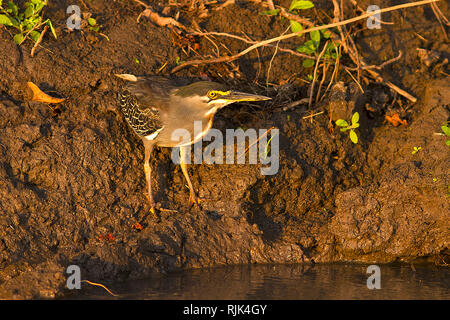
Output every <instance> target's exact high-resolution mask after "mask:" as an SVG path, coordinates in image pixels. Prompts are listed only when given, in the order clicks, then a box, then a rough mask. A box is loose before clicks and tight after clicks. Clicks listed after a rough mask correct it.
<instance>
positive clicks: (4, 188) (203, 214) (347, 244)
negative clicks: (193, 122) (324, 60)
mask: <svg viewBox="0 0 450 320" xmlns="http://www.w3.org/2000/svg"><path fill="white" fill-rule="evenodd" d="M284 2H286V1H284ZM284 2H283V5H285V6H288V3H287V2H286V3H284ZM149 3H150V2H149ZM70 4H72V2H69V1H58V2H56V1H55V2H53V3H52V4H50V6H49V9H48V11H47V13H46V14H47V15H48V16H50V17H51V18H52V21H54V24H55V25H56V27H57V32H58V35H59V37H58V39H57V40H55V39H52V38H51V37H46V38H45V39H44V41H43V46H44V48H39V49H38V50H37V53H36V56H35V57H33V58H32V57H30V54H29V52H30V50H31V47H32V45H31V44H30V43H25V44H24V45H22V46H21V47H18V46H16V45H15V44H14V42H13V41H12V39H11V36H10V34H9V33H8V32H7V31H6V30H5V28H0V93H1V94H0V114H1V117H0V127H1V129H2V134H1V135H0V154H1V156H0V182H1V183H0V210H1V214H0V297H2V298H16V299H17V298H18V299H21V298H51V297H58V296H61V295H64V294H67V293H68V292H67V290H64V286H65V281H66V276H65V273H64V272H65V270H66V268H67V266H69V265H71V264H76V265H79V266H80V267H81V270H82V278H83V279H89V280H91V281H106V280H107V281H121V280H127V279H136V278H143V277H146V276H148V275H150V274H152V273H153V272H155V271H158V272H168V271H173V270H179V269H182V268H201V267H208V266H216V265H228V264H247V263H312V262H313V261H314V262H340V261H359V262H393V261H423V262H432V263H435V264H442V265H446V264H447V263H448V245H449V239H450V235H449V222H448V221H449V219H448V218H449V215H448V212H450V210H449V209H450V208H449V189H448V185H449V183H450V177H449V170H448V168H449V167H450V166H449V165H450V163H449V159H450V158H449V148H448V147H447V146H446V145H445V138H444V137H443V136H441V135H436V134H434V133H438V132H440V126H441V125H443V124H444V123H445V122H446V121H448V118H449V101H450V99H449V96H450V88H449V81H448V73H449V71H448V67H447V66H446V64H445V63H443V62H445V59H446V58H447V59H448V52H449V50H448V43H446V42H445V41H444V39H443V35H442V33H441V30H440V27H439V24H438V23H437V21H436V18H435V17H434V15H433V13H432V11H431V9H430V8H428V7H425V8H413V9H408V10H405V11H401V12H392V13H390V14H387V15H386V16H385V17H383V18H384V19H386V21H392V22H394V23H395V24H393V25H385V26H383V28H382V29H380V30H377V31H371V30H365V31H362V32H359V33H358V34H357V36H356V38H355V40H356V42H357V44H358V47H359V49H360V51H361V53H362V54H363V55H364V56H365V58H366V60H367V61H369V62H370V63H373V64H380V63H382V62H383V61H384V60H385V57H394V56H396V55H397V53H398V50H399V49H401V50H402V52H403V57H402V58H401V59H400V60H399V61H398V62H396V63H395V64H393V65H389V66H388V67H386V68H384V69H383V72H382V74H383V76H384V77H385V78H386V79H388V80H390V81H392V82H394V83H395V84H397V85H399V86H400V87H402V88H403V89H405V90H407V91H408V92H410V93H412V94H414V95H415V96H416V97H417V98H418V102H417V103H415V104H412V103H410V102H408V101H407V100H405V99H403V98H400V97H399V96H396V95H395V94H394V93H393V92H392V91H390V90H389V89H388V88H387V87H385V86H382V85H380V84H374V83H370V84H365V85H364V90H365V93H364V94H360V93H359V91H358V88H357V87H356V85H355V84H354V83H353V81H352V79H351V78H349V77H347V76H346V75H345V73H343V74H342V75H340V77H339V80H341V82H340V83H338V84H336V85H335V87H334V88H333V90H332V91H331V94H329V95H328V96H327V98H326V99H325V100H323V101H322V102H321V103H318V104H316V105H314V106H313V107H312V109H308V108H307V107H306V106H305V105H300V106H297V107H296V108H292V109H288V110H285V111H283V105H286V104H287V103H288V102H291V101H295V100H297V99H300V98H304V97H305V96H307V85H306V84H305V83H304V82H302V81H300V80H298V79H300V78H303V79H305V78H306V75H307V74H308V72H309V71H307V70H304V69H303V68H302V67H301V60H300V59H297V58H294V57H292V56H290V55H288V54H284V53H279V54H278V55H277V57H276V58H275V59H274V60H273V63H272V67H271V71H270V82H273V83H276V84H280V85H277V86H274V87H269V89H266V87H265V82H266V75H267V71H268V68H269V62H270V59H271V57H272V55H273V49H269V48H266V49H264V50H260V51H259V53H256V52H252V53H250V54H249V55H247V56H245V57H243V58H242V59H241V60H239V61H236V62H234V64H233V65H229V64H227V65H210V66H208V67H206V66H202V67H199V68H190V69H186V70H183V71H181V72H180V73H179V74H178V75H179V76H183V77H188V78H192V79H198V78H199V77H201V76H208V77H209V78H211V79H214V80H216V81H220V82H227V83H229V84H230V85H231V86H234V87H239V88H241V89H242V88H246V89H248V90H250V91H252V92H257V93H260V94H266V95H269V96H271V97H273V98H274V99H273V101H272V102H268V103H265V104H259V105H250V104H236V105H232V106H230V107H228V108H226V109H224V110H221V111H220V112H219V113H218V114H217V115H216V119H215V123H214V127H215V128H217V129H220V130H222V131H225V129H226V128H238V127H243V128H256V129H259V128H265V129H268V128H270V127H277V128H279V129H280V170H279V172H278V173H277V174H276V175H274V176H263V175H261V173H260V165H216V166H213V165H206V164H204V165H192V166H190V168H189V171H190V174H191V178H192V180H193V183H194V186H195V187H196V189H197V190H199V194H200V196H202V197H206V198H210V199H212V200H213V201H207V202H205V203H204V204H203V210H199V209H197V208H194V209H192V210H188V209H187V201H188V196H189V191H188V190H187V189H186V188H185V186H184V184H185V183H184V180H183V176H182V173H181V170H180V168H179V167H178V166H176V165H174V164H173V163H172V162H171V160H170V150H167V149H157V150H156V151H155V152H154V158H153V160H152V166H153V168H154V178H155V180H154V181H157V182H155V189H156V194H155V198H156V200H157V201H160V202H161V203H162V204H163V206H165V207H168V208H170V209H174V210H177V211H178V212H177V213H161V214H158V216H156V217H155V216H153V215H151V214H149V213H148V207H147V202H146V198H145V196H144V194H143V193H144V192H145V187H146V186H145V178H144V172H143V162H142V161H143V146H142V145H141V142H140V140H139V139H138V138H137V137H136V136H134V134H133V133H132V131H131V130H130V129H129V128H128V127H127V125H126V123H125V121H124V119H123V117H122V115H121V114H120V112H119V111H118V109H117V101H116V93H117V90H118V88H119V87H120V85H121V84H122V83H121V81H120V80H119V79H117V78H115V77H114V76H113V74H114V73H132V74H138V75H139V74H155V73H156V72H157V70H159V69H160V68H161V67H162V66H163V65H164V64H165V63H166V62H168V66H167V67H166V68H167V69H163V72H162V73H167V71H168V70H170V68H172V67H174V66H176V60H177V57H180V58H181V59H182V60H184V59H186V60H187V59H188V57H186V56H185V55H184V53H183V50H182V48H181V47H180V46H177V45H175V44H174V43H175V42H174V41H175V40H174V35H173V34H172V32H171V31H170V29H168V28H160V27H157V26H155V25H153V24H152V23H151V22H150V21H148V20H145V19H143V20H141V22H140V23H139V24H138V23H136V18H137V16H138V14H139V13H140V11H141V9H142V8H141V7H139V6H137V5H136V4H135V3H133V2H132V1H114V2H112V1H95V2H92V3H90V2H89V3H88V5H89V9H86V8H84V7H82V6H81V5H80V6H81V7H82V10H83V11H89V12H90V13H92V15H93V16H95V17H96V19H97V21H98V22H99V24H101V25H102V26H103V27H102V32H103V33H104V34H106V35H107V36H108V37H109V39H110V41H107V40H106V38H105V37H103V36H101V35H98V34H95V33H93V32H89V31H87V30H84V31H83V32H81V31H77V32H68V31H67V29H66V28H65V20H66V19H67V15H66V13H65V10H66V8H67V6H68V5H70ZM390 4H391V3H390V2H389V1H384V2H383V5H385V6H388V5H390ZM360 5H361V6H362V7H366V4H360ZM154 6H155V8H159V9H160V10H162V7H158V5H157V4H156V3H154ZM439 6H440V8H441V10H442V11H443V12H444V14H446V15H447V16H449V11H448V6H447V4H446V3H445V2H442V3H440V4H439ZM317 7H318V8H319V9H321V10H325V12H328V14H329V15H332V7H331V5H330V4H329V2H327V1H323V2H320V3H319V4H318V5H317ZM173 10H175V9H173ZM261 10H262V8H261V7H260V6H259V5H257V4H253V3H248V2H239V1H238V2H237V4H236V5H232V6H229V7H226V8H224V9H222V10H218V11H214V10H212V9H211V10H210V17H209V18H208V19H197V18H196V17H195V14H193V13H192V12H191V13H189V12H185V11H182V12H181V15H180V21H182V22H183V23H185V24H186V25H189V24H190V23H192V22H193V21H197V22H198V23H200V25H201V27H202V28H204V29H206V30H208V31H225V32H229V33H234V34H240V33H241V32H245V33H246V34H248V35H249V36H250V37H252V38H254V39H265V38H270V37H274V36H278V35H279V34H281V33H282V32H284V31H285V29H286V28H287V26H288V23H287V22H286V21H280V20H279V19H276V18H271V17H265V16H260V15H258V12H260V11H261ZM318 12H319V13H318V14H319V16H321V15H323V14H322V13H321V12H322V11H320V10H319V11H318ZM346 12H349V13H350V12H352V10H351V9H348V10H347V11H346ZM349 13H348V15H349V16H351V15H353V13H352V14H349ZM355 14H356V13H355ZM322 18H323V17H322ZM415 33H418V34H420V35H421V37H422V38H424V39H426V41H425V40H422V39H421V38H419V37H417V36H416V35H415ZM198 43H199V50H200V53H201V54H203V55H207V54H210V53H211V52H212V51H211V50H214V47H213V46H212V44H211V43H210V42H208V41H207V40H205V39H204V38H203V39H198ZM223 43H224V44H225V45H226V46H227V47H228V48H229V49H230V50H231V51H232V52H238V51H239V50H242V49H244V48H246V44H243V43H242V42H239V41H236V40H231V39H224V40H223ZM296 43H297V45H298V42H295V41H294V40H292V43H290V42H289V41H288V42H286V43H285V45H286V47H289V46H290V47H291V48H293V49H295V44H296ZM416 48H426V49H428V50H434V51H436V52H438V53H439V54H440V58H439V62H434V63H433V64H431V65H430V66H426V65H425V64H424V63H422V62H421V60H420V58H419V57H418V54H417V50H416ZM135 59H138V60H139V63H136V61H135ZM233 68H235V69H234V70H233ZM236 68H237V69H236ZM290 78H295V79H296V80H292V81H290V84H288V85H286V84H285V83H286V81H287V80H288V79H290ZM27 81H33V82H34V83H36V84H37V85H39V87H40V88H41V89H43V90H44V91H46V92H48V93H53V94H54V95H58V94H59V95H61V96H63V97H67V98H68V100H67V101H66V102H64V103H63V104H61V105H60V106H59V111H57V110H54V109H52V108H50V107H49V106H47V105H45V104H42V103H37V102H30V101H29V93H28V91H27V89H26V82H27ZM256 81H258V82H259V85H258V84H256V83H255V82H256ZM331 110H333V111H334V112H330V111H331ZM392 110H394V111H396V112H400V113H401V116H402V117H403V118H406V119H407V121H408V126H399V127H393V126H392V125H391V124H389V123H387V122H386V121H385V120H384V115H385V114H388V113H389V112H391V111H392ZM320 111H323V113H322V114H320V115H317V116H315V117H313V118H312V120H311V119H303V117H304V116H307V115H310V114H311V113H317V112H320ZM355 111H358V112H359V113H360V114H361V120H360V123H361V127H360V128H359V136H360V137H359V138H360V142H359V143H358V144H357V145H354V144H353V143H352V142H351V141H350V140H349V139H348V136H346V135H344V134H341V133H340V132H339V130H337V129H336V128H335V127H334V125H331V126H330V118H332V119H334V120H336V118H334V117H336V114H339V115H342V117H345V118H349V117H350V116H351V114H352V113H353V112H355ZM333 114H334V115H333ZM418 146H420V147H421V148H422V149H421V151H420V152H418V153H416V154H414V155H413V154H412V153H411V151H412V150H413V147H418ZM136 222H139V223H141V225H142V226H143V229H142V230H136V229H135V228H133V225H134V224H135V223H136ZM108 234H111V235H112V236H113V238H111V239H110V240H108V239H105V236H107V235H108Z"/></svg>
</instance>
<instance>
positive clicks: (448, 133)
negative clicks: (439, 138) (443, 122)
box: [441, 126, 450, 147]
mask: <svg viewBox="0 0 450 320" xmlns="http://www.w3.org/2000/svg"><path fill="white" fill-rule="evenodd" d="M441 129H442V132H444V133H445V135H446V136H447V137H450V127H449V126H442V127H441ZM445 144H446V145H448V146H449V147H450V140H446V141H445Z"/></svg>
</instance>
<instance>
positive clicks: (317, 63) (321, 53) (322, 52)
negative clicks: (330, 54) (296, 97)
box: [308, 41, 330, 108]
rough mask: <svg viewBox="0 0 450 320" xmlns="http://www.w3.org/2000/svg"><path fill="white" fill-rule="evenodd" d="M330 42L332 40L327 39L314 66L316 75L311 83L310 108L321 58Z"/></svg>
mask: <svg viewBox="0 0 450 320" xmlns="http://www.w3.org/2000/svg"><path fill="white" fill-rule="evenodd" d="M328 42H330V41H327V42H326V43H325V45H324V46H323V49H322V51H321V52H320V54H319V57H318V58H317V62H316V66H315V67H314V77H313V81H312V84H311V92H310V93H309V102H308V107H310V108H311V104H312V97H313V94H314V84H315V83H316V76H317V68H318V67H319V62H320V58H322V56H323V54H324V53H325V51H326V50H327V46H328Z"/></svg>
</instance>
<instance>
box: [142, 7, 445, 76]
mask: <svg viewBox="0 0 450 320" xmlns="http://www.w3.org/2000/svg"><path fill="white" fill-rule="evenodd" d="M135 1H136V0H135ZM437 1H440V0H423V1H416V2H412V3H404V4H400V5H396V6H392V7H388V8H383V9H380V10H379V11H372V12H368V13H365V14H363V15H361V16H358V17H354V18H350V19H347V20H344V21H341V22H336V23H331V24H327V25H322V26H319V27H313V28H309V29H305V30H301V31H298V32H295V33H290V34H286V35H282V36H278V37H275V38H271V39H267V40H264V41H260V42H258V43H255V44H254V45H251V46H250V47H248V48H247V49H245V50H242V51H241V52H239V53H237V54H235V55H234V56H230V57H228V56H227V57H220V58H214V59H209V60H191V61H187V62H185V63H183V64H181V65H179V66H177V67H175V68H173V69H172V71H171V73H175V72H177V71H179V70H181V69H183V68H185V67H187V66H191V65H199V64H211V63H220V62H230V61H234V60H237V59H239V58H240V57H242V56H243V55H246V54H247V53H249V52H250V51H252V50H255V49H256V48H259V47H262V46H265V45H267V44H270V43H273V42H276V41H281V40H286V39H290V38H292V37H295V36H299V35H301V34H305V33H309V32H312V31H319V30H324V29H331V28H334V27H338V26H343V25H346V24H349V23H352V22H355V21H359V20H363V19H366V18H368V17H371V16H373V15H375V14H378V13H383V12H390V11H395V10H399V9H404V8H409V7H416V6H421V5H424V4H428V3H432V2H437Z"/></svg>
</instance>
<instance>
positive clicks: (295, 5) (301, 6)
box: [289, 0, 314, 11]
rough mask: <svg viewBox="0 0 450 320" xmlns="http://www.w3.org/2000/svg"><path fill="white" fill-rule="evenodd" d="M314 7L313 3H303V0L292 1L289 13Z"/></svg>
mask: <svg viewBox="0 0 450 320" xmlns="http://www.w3.org/2000/svg"><path fill="white" fill-rule="evenodd" d="M313 7H314V3H312V2H311V1H303V0H292V2H291V5H290V7H289V11H292V10H295V9H299V10H305V9H310V8H313Z"/></svg>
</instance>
